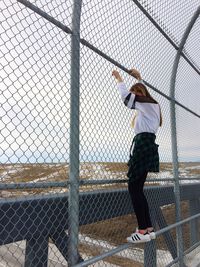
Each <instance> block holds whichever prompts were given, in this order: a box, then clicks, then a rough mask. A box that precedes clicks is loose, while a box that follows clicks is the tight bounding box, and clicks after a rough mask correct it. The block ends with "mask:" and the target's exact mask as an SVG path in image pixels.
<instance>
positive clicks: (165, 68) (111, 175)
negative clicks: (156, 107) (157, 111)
mask: <svg viewBox="0 0 200 267" xmlns="http://www.w3.org/2000/svg"><path fill="white" fill-rule="evenodd" d="M19 2H21V3H17V2H13V1H10V0H9V1H5V0H1V1H0V4H1V11H2V12H1V13H2V16H1V26H2V27H1V29H0V36H1V38H0V48H1V49H0V84H1V100H0V114H1V120H0V178H1V185H0V197H1V199H0V218H1V219H0V229H1V235H0V236H1V238H0V242H1V243H0V259H1V260H0V261H1V265H2V266H15V267H17V266H25V267H27V266H31V267H39V266H47V265H48V266H74V265H75V264H74V259H75V262H76V263H77V264H78V263H79V266H86V264H87V263H85V265H84V262H83V259H84V260H85V261H87V260H88V259H90V260H91V259H94V263H90V265H93V266H126V267H128V266H138V267H140V266H152V267H153V266H168V265H170V264H171V262H173V260H175V259H176V257H177V254H178V248H177V243H176V239H177V237H178V236H177V232H176V228H175V227H174V229H173V230H170V231H168V232H166V233H165V234H163V235H161V236H159V237H158V238H157V239H156V241H151V243H150V245H149V244H146V245H144V244H142V245H141V244H140V245H136V246H129V247H126V248H125V249H122V250H121V251H120V252H118V253H114V254H113V255H110V256H109V257H105V258H104V257H103V256H102V257H101V256H100V257H99V258H98V260H95V257H98V256H99V255H103V254H104V253H109V252H110V251H112V250H115V249H116V248H119V247H120V246H121V245H122V244H124V243H126V238H127V236H129V235H130V234H131V233H132V232H133V231H134V229H135V227H136V225H137V220H136V217H135V214H134V213H133V208H132V206H131V203H130V199H129V196H128V193H127V176H126V173H127V161H128V158H129V148H130V144H131V142H132V139H133V136H134V132H133V129H132V128H131V127H130V122H131V120H132V117H133V112H132V111H131V110H128V109H127V108H126V107H125V106H124V105H123V103H122V101H121V99H120V95H119V93H118V91H117V88H116V82H115V80H114V78H113V77H112V75H111V73H112V70H113V69H116V66H117V68H118V69H120V68H121V70H120V72H121V74H122V76H123V79H124V81H125V82H126V84H127V87H128V88H129V87H130V86H131V85H132V84H133V83H135V79H133V77H130V76H129V75H128V74H127V72H126V70H127V69H130V68H132V67H136V68H138V69H139V70H140V71H141V73H142V77H143V78H144V80H145V81H146V82H148V83H149V85H150V86H149V88H148V89H149V92H150V93H151V94H152V96H153V97H155V99H157V100H158V102H159V103H160V105H161V109H162V115H163V122H164V123H163V126H162V128H160V130H159V132H158V134H157V139H156V142H157V143H158V144H159V153H160V162H161V163H160V172H159V173H158V174H149V175H148V179H147V182H146V186H145V194H146V196H147V198H148V202H149V205H150V213H151V216H152V220H153V223H154V226H155V229H156V230H159V229H161V228H163V227H165V226H167V225H171V224H175V223H176V222H177V216H176V211H177V209H178V210H180V212H181V219H184V218H187V217H189V216H192V215H195V214H197V213H199V212H200V211H199V197H198V190H199V180H198V178H200V177H199V155H198V151H199V140H198V138H197V136H198V134H199V130H200V129H199V123H198V120H199V116H195V115H194V114H191V113H190V112H189V111H188V110H185V109H184V108H183V107H180V106H179V105H178V104H176V122H177V140H178V157H179V166H178V170H179V177H176V178H179V186H180V190H181V194H180V200H181V202H180V206H178V207H176V206H175V205H176V204H175V203H178V202H176V200H175V197H176V196H174V192H173V190H174V184H175V182H174V177H173V162H172V161H173V160H172V152H171V146H172V145H171V118H170V101H171V99H170V96H169V93H170V78H171V75H172V71H173V62H174V58H175V56H176V53H177V51H176V50H177V48H178V46H179V45H180V42H181V39H182V36H183V33H184V31H185V28H186V27H187V25H188V23H189V21H190V19H191V18H192V16H193V14H194V12H195V11H196V9H197V8H198V3H197V1H195V0H193V1H185V2H184V3H181V2H174V1H164V2H163V1H162V2H160V1H148V2H147V1H136V0H134V1H126V2H124V1H119V0H117V1H111V0H104V1H99V0H95V1H90V0H84V1H83V3H82V10H81V19H80V22H81V23H80V37H81V39H80V68H79V67H78V69H77V70H76V69H73V68H72V67H71V66H72V65H73V64H72V62H73V58H72V56H71V55H72V54H73V53H74V54H73V55H75V56H79V52H78V49H77V47H74V42H73V41H72V39H73V38H75V39H76V38H78V33H74V32H73V31H72V28H73V27H74V25H76V26H77V23H78V21H76V17H73V16H74V15H73V14H75V13H76V12H74V13H73V11H76V10H75V9H76V8H77V7H78V5H81V1H72V0H70V1H64V0H59V1H56V2H55V1H47V0H45V1H40V0H33V1H29V2H28V1H26V0H24V1H19ZM24 3H26V4H27V6H24ZM30 4H32V5H33V6H32V7H33V9H35V11H33V10H31V8H30ZM79 7H80V6H79ZM38 10H40V14H38V13H37V12H36V11H38ZM47 16H49V17H48V18H49V20H48V19H47ZM73 23H75V24H74V25H73ZM198 25H199V19H198V20H197V21H196V23H195V25H194V27H193V29H192V31H191V33H190V35H189V37H188V40H187V42H186V44H185V46H184V49H183V54H182V56H183V55H185V57H187V60H186V59H183V58H181V60H180V63H179V67H178V72H177V78H176V86H175V87H176V90H175V98H176V100H177V101H178V102H179V103H181V104H182V105H184V106H185V107H186V108H189V109H191V110H192V111H193V112H195V113H197V115H200V114H199V105H198V101H197V99H198V97H199V94H198V86H199V62H198V54H199V46H198V43H199V34H198V29H199V27H198ZM65 27H67V31H64V29H66V28H65ZM76 34H77V35H76ZM77 40H78V39H77ZM76 49H77V50H76ZM76 60H77V62H75V64H79V62H78V61H79V60H78V57H77V58H76V59H75V61H76ZM188 60H189V61H191V63H192V64H193V65H192V66H191V65H189V64H188ZM77 66H78V65H77ZM71 68H72V69H71ZM123 70H125V71H123ZM79 71H80V88H78V89H80V96H79V93H78V92H76V91H75V89H76V88H75V87H76V86H77V82H79V81H78V80H79V77H78V74H79ZM74 81H75V85H76V86H74V87H73V85H72V84H73V82H74ZM78 87H79V86H78ZM157 90H159V91H157ZM191 92H192V93H191ZM72 94H73V98H72ZM74 96H75V98H74ZM74 100H75V101H74ZM76 100H78V101H80V105H79V102H78V101H77V102H76ZM76 111H78V112H77V113H76ZM72 113H73V114H72ZM70 117H71V121H70ZM74 125H75V127H74ZM75 128H76V129H75ZM74 129H75V132H73V130H74ZM70 133H71V135H70ZM73 137H75V139H76V140H77V143H76V144H74V143H73V141H72V140H74V139H73ZM79 141H80V143H79ZM74 164H77V165H74ZM72 165H73V168H74V169H73V168H72ZM74 166H75V167H74ZM72 169H73V170H72ZM188 182H190V185H188ZM194 183H195V184H194ZM73 201H75V202H73ZM75 208H76V210H75ZM74 218H75V219H74ZM78 224H79V225H78ZM78 228H79V229H78ZM181 229H182V231H183V232H184V233H187V234H184V235H183V244H184V252H185V256H184V261H185V263H186V264H188V266H190V264H193V262H194V261H192V260H195V259H196V258H198V253H199V250H198V249H199V246H198V245H196V247H195V244H198V242H199V234H200V233H199V220H198V219H196V220H195V221H191V222H190V223H187V224H186V225H184V226H182V228H181ZM196 233H197V234H196ZM195 234H196V235H195ZM77 241H78V244H77ZM153 242H154V243H153ZM69 247H70V248H71V249H72V248H73V249H72V250H69ZM71 254H73V255H71ZM74 255H75V258H73V257H72V256H74ZM194 255H195V256H194ZM177 261H178V263H175V264H176V266H180V263H181V261H180V259H178V260H177ZM171 266H175V265H171ZM191 266H192V265H191Z"/></svg>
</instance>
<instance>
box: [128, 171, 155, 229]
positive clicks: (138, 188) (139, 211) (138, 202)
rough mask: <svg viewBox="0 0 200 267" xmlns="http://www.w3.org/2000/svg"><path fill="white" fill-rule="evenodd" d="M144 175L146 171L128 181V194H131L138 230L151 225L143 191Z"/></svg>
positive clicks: (145, 175)
mask: <svg viewBox="0 0 200 267" xmlns="http://www.w3.org/2000/svg"><path fill="white" fill-rule="evenodd" d="M146 177H147V172H145V173H144V174H143V175H141V176H140V177H138V178H137V179H135V180H133V181H131V182H129V185H128V190H129V194H130V196H131V200H132V204H133V208H134V211H135V215H136V218H137V221H138V227H139V229H140V230H146V229H147V228H150V227H152V224H151V219H150V215H149V207H148V203H147V200H146V197H145V195H144V192H143V187H144V183H145V180H146Z"/></svg>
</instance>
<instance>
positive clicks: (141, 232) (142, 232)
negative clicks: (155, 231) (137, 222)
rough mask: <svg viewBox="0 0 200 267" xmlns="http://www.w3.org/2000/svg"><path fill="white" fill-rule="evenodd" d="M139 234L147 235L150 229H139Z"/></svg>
mask: <svg viewBox="0 0 200 267" xmlns="http://www.w3.org/2000/svg"><path fill="white" fill-rule="evenodd" d="M138 232H139V233H140V234H142V235H144V234H146V233H147V232H148V229H147V228H146V229H138Z"/></svg>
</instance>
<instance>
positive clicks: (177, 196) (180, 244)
mask: <svg viewBox="0 0 200 267" xmlns="http://www.w3.org/2000/svg"><path fill="white" fill-rule="evenodd" d="M199 13H200V7H199V8H198V9H197V11H196V12H195V14H194V15H193V17H192V19H191V21H190V23H189V24H188V26H187V28H186V30H185V33H184V35H183V37H182V40H181V43H180V46H179V48H178V50H177V54H176V57H175V60H174V65H173V70H172V75H171V84H170V97H171V99H172V100H171V101H170V112H171V113H170V114H171V141H172V159H173V175H174V180H175V184H174V195H175V204H176V219H177V221H181V207H180V205H181V201H180V187H179V173H178V150H177V132H176V110H175V105H176V102H175V83H176V74H177V69H178V65H179V61H180V57H181V54H182V51H183V48H184V45H185V42H186V40H187V38H188V36H189V33H190V31H191V29H192V27H193V25H194V23H195V21H196V19H197V18H198V16H199ZM177 247H178V256H179V258H180V260H179V266H180V267H182V266H184V260H183V238H182V231H181V226H178V227H177Z"/></svg>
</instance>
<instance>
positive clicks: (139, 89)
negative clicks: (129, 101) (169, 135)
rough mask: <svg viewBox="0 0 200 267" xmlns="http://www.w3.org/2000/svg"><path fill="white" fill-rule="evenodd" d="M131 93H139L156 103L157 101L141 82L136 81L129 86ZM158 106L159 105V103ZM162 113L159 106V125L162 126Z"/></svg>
mask: <svg viewBox="0 0 200 267" xmlns="http://www.w3.org/2000/svg"><path fill="white" fill-rule="evenodd" d="M129 91H130V92H131V93H136V94H137V93H140V94H142V95H143V96H146V97H147V98H149V99H150V100H151V101H153V102H154V103H156V104H158V105H159V103H158V102H157V101H156V100H155V99H154V98H153V97H152V96H151V95H150V93H149V91H148V90H147V88H146V86H145V85H144V84H143V83H136V84H134V85H132V86H131V88H130V90H129ZM159 108H160V105H159ZM162 122H163V119H162V113H161V108H160V126H162Z"/></svg>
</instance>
